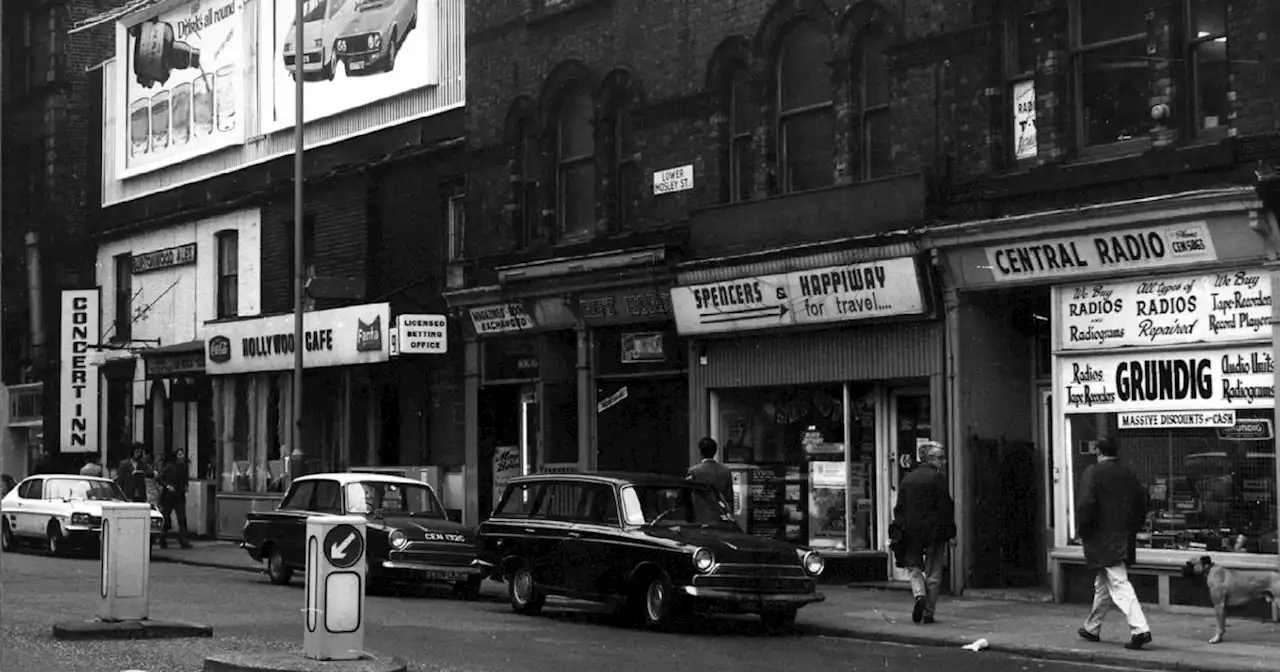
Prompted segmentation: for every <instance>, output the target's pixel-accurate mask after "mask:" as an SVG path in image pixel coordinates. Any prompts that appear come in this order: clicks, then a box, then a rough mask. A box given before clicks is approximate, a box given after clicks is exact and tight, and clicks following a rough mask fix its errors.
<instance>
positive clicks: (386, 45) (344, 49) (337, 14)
mask: <svg viewBox="0 0 1280 672" xmlns="http://www.w3.org/2000/svg"><path fill="white" fill-rule="evenodd" d="M461 1H462V0H306V2H305V3H304V5H303V8H302V21H303V24H302V31H303V32H302V48H301V49H299V48H298V47H297V45H296V44H295V40H296V35H297V27H296V26H297V24H296V23H295V21H294V19H295V16H294V0H265V1H264V2H262V3H259V4H260V5H261V8H262V10H261V11H262V19H261V22H260V23H259V25H260V26H261V32H262V33H263V35H262V37H261V45H262V48H261V49H260V50H259V65H258V68H259V72H260V73H261V76H260V78H259V80H260V82H261V96H262V123H263V126H264V127H265V128H266V130H268V131H276V130H280V129H282V128H287V127H289V126H292V125H293V122H294V89H295V84H294V82H295V80H294V78H295V77H296V76H297V65H296V61H295V59H296V58H298V54H299V53H301V58H302V78H303V91H304V92H303V114H304V119H305V121H306V122H311V121H314V120H316V119H323V118H325V117H329V116H332V115H335V114H338V113H340V112H345V111H347V110H352V109H356V108H359V107H363V106H365V105H368V104H370V103H373V102H376V101H379V100H384V99H386V98H390V97H392V96H396V95H400V94H403V93H407V92H409V91H413V90H416V89H421V88H424V87H427V86H433V85H435V84H438V83H439V81H438V79H439V74H438V67H437V66H438V62H439V36H438V34H437V31H438V29H439V20H438V19H439V13H440V5H441V3H455V2H456V3H460V2H461Z"/></svg>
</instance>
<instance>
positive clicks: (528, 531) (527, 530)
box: [524, 527, 537, 534]
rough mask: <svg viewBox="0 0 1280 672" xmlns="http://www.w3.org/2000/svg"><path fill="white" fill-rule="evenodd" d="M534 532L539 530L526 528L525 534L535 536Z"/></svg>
mask: <svg viewBox="0 0 1280 672" xmlns="http://www.w3.org/2000/svg"><path fill="white" fill-rule="evenodd" d="M534 532H537V530H535V529H533V528H532V527H526V528H524V533H525V534H533V533H534Z"/></svg>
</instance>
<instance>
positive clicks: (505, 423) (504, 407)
mask: <svg viewBox="0 0 1280 672" xmlns="http://www.w3.org/2000/svg"><path fill="white" fill-rule="evenodd" d="M535 388H536V385H534V384H531V383H530V384H523V385H493V386H488V387H483V388H481V389H480V394H479V416H480V417H479V419H478V423H477V424H478V430H479V449H480V451H479V452H480V455H479V457H480V464H481V465H482V466H481V469H480V479H479V480H480V482H479V490H480V492H479V497H478V499H479V506H480V511H481V512H482V515H483V516H484V517H485V518H487V517H488V512H490V511H492V510H493V507H494V506H496V505H497V503H498V498H499V497H501V496H502V491H503V490H504V489H505V488H506V484H507V480H509V479H511V478H514V477H516V476H521V475H525V474H529V473H533V472H535V471H537V470H538V413H539V409H538V395H537V394H536V391H535ZM485 466H487V467H488V468H485Z"/></svg>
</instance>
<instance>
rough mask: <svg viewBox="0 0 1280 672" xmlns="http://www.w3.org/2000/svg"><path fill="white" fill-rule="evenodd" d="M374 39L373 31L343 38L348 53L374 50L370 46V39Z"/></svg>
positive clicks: (345, 50)
mask: <svg viewBox="0 0 1280 672" xmlns="http://www.w3.org/2000/svg"><path fill="white" fill-rule="evenodd" d="M372 39H373V33H365V34H364V35H353V36H351V37H344V38H342V42H344V43H345V44H344V45H343V46H344V49H343V51H344V52H345V53H348V54H358V53H360V52H364V51H372V50H373V48H372V47H370V46H369V42H370V40H372Z"/></svg>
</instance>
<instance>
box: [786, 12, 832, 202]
mask: <svg viewBox="0 0 1280 672" xmlns="http://www.w3.org/2000/svg"><path fill="white" fill-rule="evenodd" d="M831 61H832V51H831V40H830V39H829V38H828V37H827V35H826V33H824V32H823V31H822V30H821V29H819V28H818V26H817V25H815V24H814V23H813V22H810V21H800V22H797V23H796V24H795V25H794V26H792V28H791V29H790V30H789V31H788V32H787V33H786V35H785V37H783V40H782V45H781V48H780V49H779V51H778V68H777V76H778V85H777V91H778V107H777V109H778V161H779V168H780V172H781V179H782V191H783V192H784V193H790V192H793V191H803V190H806V189H816V188H818V187H825V186H828V185H830V184H831V183H832V179H833V174H834V172H835V149H834V147H833V145H834V144H835V143H834V140H835V110H834V105H832V94H831V90H832V87H831V67H830V65H829V64H830V63H831Z"/></svg>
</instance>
